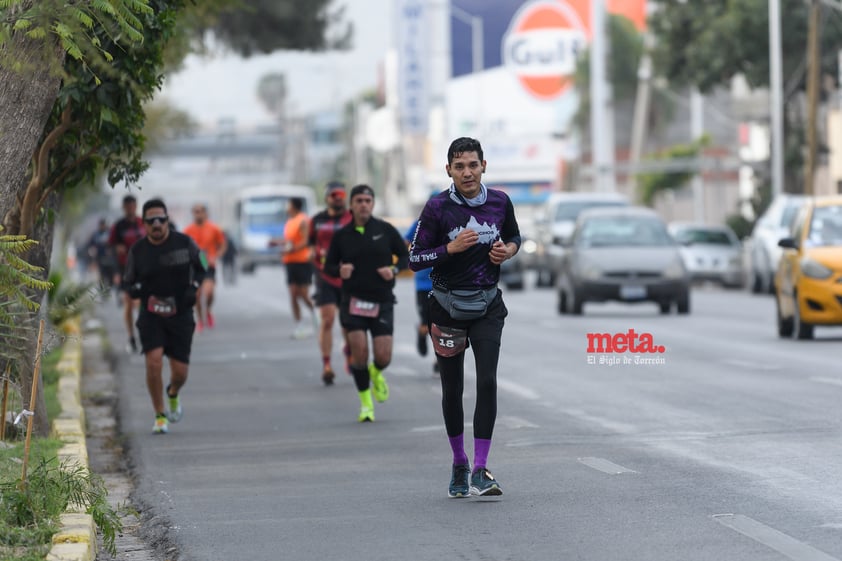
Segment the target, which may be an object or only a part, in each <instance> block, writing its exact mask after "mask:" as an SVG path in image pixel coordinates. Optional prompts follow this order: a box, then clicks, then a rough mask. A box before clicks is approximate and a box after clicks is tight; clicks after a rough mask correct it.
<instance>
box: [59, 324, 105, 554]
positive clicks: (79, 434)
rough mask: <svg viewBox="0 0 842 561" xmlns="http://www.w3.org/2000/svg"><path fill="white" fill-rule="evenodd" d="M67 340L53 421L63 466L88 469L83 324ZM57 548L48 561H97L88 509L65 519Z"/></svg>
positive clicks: (72, 328) (71, 327)
mask: <svg viewBox="0 0 842 561" xmlns="http://www.w3.org/2000/svg"><path fill="white" fill-rule="evenodd" d="M69 324H70V325H69V327H68V329H67V330H66V331H65V333H66V335H67V338H66V339H65V341H64V343H63V344H62V347H61V359H59V362H58V366H57V368H58V371H59V383H58V401H59V403H60V404H61V413H60V414H59V415H58V417H57V418H56V419H54V420H53V424H52V429H53V434H54V435H55V437H56V438H58V439H60V440H62V441H64V445H63V446H62V447H61V448H60V449H59V451H58V459H59V461H60V462H66V463H69V464H75V465H77V466H79V467H83V468H85V469H88V451H87V443H86V441H85V410H84V408H83V407H82V399H81V386H82V330H81V320H80V319H79V318H76V319H74V320H71V321H70V322H69ZM52 542H53V546H52V548H51V549H50V553H49V554H48V555H47V561H94V559H96V549H97V533H96V524H94V520H93V517H92V516H91V515H90V514H86V513H85V512H84V508H79V507H76V508H72V507H71V508H70V509H68V512H66V513H65V514H62V515H61V527H60V528H59V530H58V532H56V534H55V535H54V536H53V540H52Z"/></svg>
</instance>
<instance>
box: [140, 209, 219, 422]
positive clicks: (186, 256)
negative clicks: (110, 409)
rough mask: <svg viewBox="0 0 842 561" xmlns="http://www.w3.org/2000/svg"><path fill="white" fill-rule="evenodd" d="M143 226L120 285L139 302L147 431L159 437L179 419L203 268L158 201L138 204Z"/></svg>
mask: <svg viewBox="0 0 842 561" xmlns="http://www.w3.org/2000/svg"><path fill="white" fill-rule="evenodd" d="M143 222H144V224H145V225H146V237H145V238H143V239H142V240H140V241H138V242H137V243H135V244H134V245H133V246H132V248H131V249H130V250H129V255H128V263H127V265H126V286H127V287H128V289H129V293H130V294H131V296H132V297H133V298H139V299H140V302H141V305H140V313H139V315H138V319H137V331H138V333H139V334H140V343H141V348H142V352H143V353H144V355H145V357H146V386H147V388H148V390H149V396H150V397H151V399H152V407H153V409H154V411H155V424H154V426H153V429H152V431H153V432H154V433H156V434H163V433H167V432H169V422H173V423H175V422H178V421H180V420H181V417H182V405H181V400H180V398H179V390H181V388H182V386H184V383H185V382H186V381H187V371H188V364H189V363H190V347H191V346H192V342H193V331H194V329H195V327H196V323H195V321H194V319H193V306H194V305H195V303H196V291H197V289H198V287H199V286H200V285H201V282H202V280H203V279H204V277H205V274H206V271H207V263H206V260H205V257H204V255H203V254H202V253H201V251H200V250H199V247H198V246H197V245H196V242H194V241H193V240H192V239H191V238H190V237H189V236H187V235H186V234H182V233H181V232H174V231H171V230H170V228H169V218H168V217H167V207H166V205H165V204H164V202H163V201H161V200H160V199H152V200H149V201H147V202H146V204H144V205H143ZM165 355H166V357H167V358H168V359H169V363H170V382H169V384H168V385H167V387H166V393H167V398H168V399H167V401H168V406H169V411H168V413H167V411H166V410H165V407H164V387H163V380H162V375H161V372H162V370H163V358H164V356H165Z"/></svg>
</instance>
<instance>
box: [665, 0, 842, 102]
mask: <svg viewBox="0 0 842 561" xmlns="http://www.w3.org/2000/svg"><path fill="white" fill-rule="evenodd" d="M808 4H809V3H808V2H804V0H781V13H782V14H783V17H782V18H781V30H782V34H781V38H782V44H783V48H782V50H783V68H784V79H785V80H786V81H787V90H788V91H790V92H791V91H793V90H795V89H798V90H803V89H804V88H805V87H806V83H805V77H806V76H805V74H806V73H805V70H806V67H805V63H804V61H805V59H806V57H805V52H806V45H807V31H808V25H807V16H808V12H809V6H808ZM656 6H657V9H656V10H655V12H654V13H653V15H652V16H651V17H650V19H649V25H650V29H651V31H652V33H653V35H654V36H655V37H656V45H655V49H654V61H655V68H656V69H657V70H658V73H659V74H660V75H662V76H664V77H665V78H666V79H667V80H669V81H670V82H671V83H673V84H675V85H678V86H696V87H698V88H699V90H700V91H702V92H709V91H710V90H712V89H714V88H715V87H717V86H721V85H727V84H728V83H729V81H730V80H731V79H732V78H733V77H734V76H736V75H737V74H743V75H744V76H745V77H746V80H747V81H748V83H749V85H751V86H752V87H756V88H757V87H766V86H768V84H769V3H768V0H705V1H704V2H693V1H686V0H657V1H656ZM823 10H824V14H823V18H822V20H823V29H822V53H823V57H822V67H823V71H824V72H825V73H827V74H829V75H832V76H836V64H837V62H836V60H837V58H836V57H837V50H838V49H839V45H840V44H842V15H840V14H839V12H837V11H836V10H832V9H830V8H823Z"/></svg>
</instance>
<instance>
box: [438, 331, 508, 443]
mask: <svg viewBox="0 0 842 561" xmlns="http://www.w3.org/2000/svg"><path fill="white" fill-rule="evenodd" d="M471 348H472V349H473V351H474V358H475V359H476V364H477V404H476V408H475V409H474V438H483V439H488V440H490V439H491V434H492V433H493V432H494V421H495V419H496V418H497V359H498V358H499V356H500V343H498V342H496V341H488V340H478V341H471ZM436 360H438V364H439V371H440V375H441V392H442V398H441V408H442V412H443V413H444V426H445V429H446V430H447V436H458V435H460V434H462V433H463V432H464V430H465V414H464V411H463V409H462V392H463V390H464V388H465V351H462V352H461V353H459V354H458V355H456V356H453V357H450V358H444V357H441V356H436Z"/></svg>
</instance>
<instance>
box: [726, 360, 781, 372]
mask: <svg viewBox="0 0 842 561" xmlns="http://www.w3.org/2000/svg"><path fill="white" fill-rule="evenodd" d="M721 362H722V363H723V364H730V365H731V366H738V367H740V368H747V369H749V370H767V371H772V370H780V369H781V367H780V366H777V365H775V364H763V363H762V362H756V361H753V360H745V359H741V358H726V359H723V360H722V361H721Z"/></svg>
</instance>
